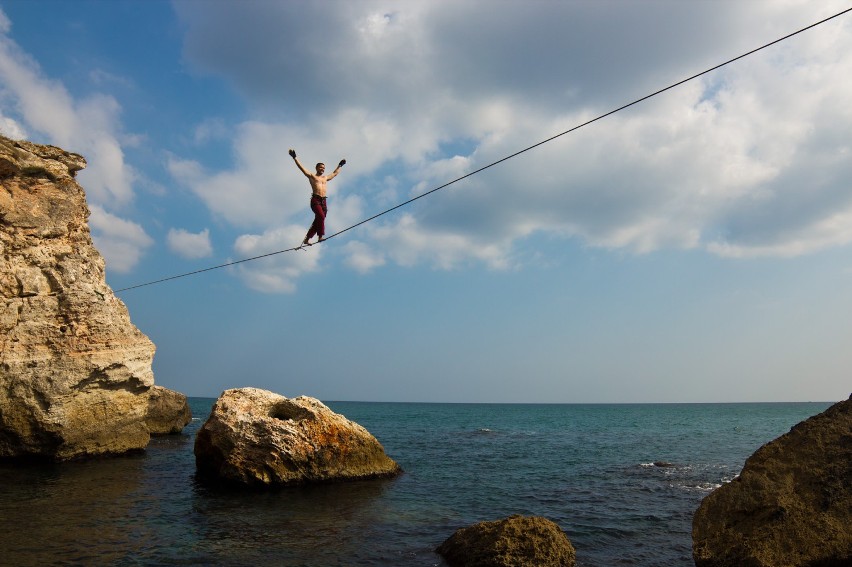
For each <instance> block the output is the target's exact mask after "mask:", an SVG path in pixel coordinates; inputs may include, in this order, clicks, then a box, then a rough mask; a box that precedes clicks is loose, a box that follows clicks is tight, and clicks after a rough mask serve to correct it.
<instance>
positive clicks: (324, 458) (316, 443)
mask: <svg viewBox="0 0 852 567" xmlns="http://www.w3.org/2000/svg"><path fill="white" fill-rule="evenodd" d="M195 462H196V468H197V470H198V473H199V476H201V477H202V478H204V477H207V478H213V479H217V480H220V481H225V482H228V483H235V484H242V485H249V486H275V485H290V484H302V483H313V482H329V481H341V480H356V479H367V478H377V477H390V476H395V475H397V474H399V473H400V472H402V469H401V468H400V467H399V465H398V464H397V463H396V462H394V461H393V460H392V459H391V458H390V457H388V456H387V455H386V454H385V450H384V448H383V447H382V446H381V444H379V442H378V441H377V440H376V438H375V437H373V436H372V435H371V434H370V433H369V432H368V431H367V430H366V429H364V428H363V427H361V426H360V425H358V424H357V423H355V422H352V421H349V420H348V419H346V418H345V417H343V416H342V415H339V414H337V413H334V412H333V411H331V410H330V409H329V408H328V407H326V406H325V405H324V404H323V403H322V402H320V401H319V400H316V399H314V398H310V397H307V396H300V397H298V398H286V397H284V396H281V395H278V394H275V393H273V392H269V391H266V390H261V389H258V388H237V389H233V390H226V391H225V392H223V393H222V395H221V396H220V397H219V399H218V400H217V401H216V404H215V405H214V406H213V409H212V411H211V413H210V417H209V418H208V419H207V421H206V422H205V423H204V425H203V426H202V427H201V429H200V430H199V431H198V434H197V436H196V439H195Z"/></svg>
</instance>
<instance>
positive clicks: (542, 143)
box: [115, 8, 852, 293]
mask: <svg viewBox="0 0 852 567" xmlns="http://www.w3.org/2000/svg"><path fill="white" fill-rule="evenodd" d="M851 11H852V8H847V9H845V10H843V11H841V12H838V13H836V14H834V15H833V16H829V17H827V18H825V19H823V20H820V21H818V22H816V23H813V24H811V25H809V26H806V27H804V28H802V29H800V30H797V31H794V32H792V33H789V34H787V35H785V36H784V37H780V38H778V39H776V40H774V41H770V42H769V43H767V44H764V45H761V46H760V47H757V48H755V49H752V50H751V51H748V52H746V53H743V54H742V55H738V56H736V57H734V58H733V59H728V60H727V61H725V62H724V63H719V64H718V65H715V66H713V67H710V68H709V69H706V70H704V71H701V72H700V73H696V74H694V75H692V76H691V77H687V78H686V79H682V80H680V81H678V82H676V83H673V84H671V85H669V86H667V87H665V88H662V89H660V90H658V91H655V92H653V93H651V94H649V95H645V96H643V97H642V98H637V99H636V100H634V101H633V102H630V103H627V104H625V105H623V106H619V107H618V108H616V109H614V110H610V111H609V112H606V113H604V114H601V115H600V116H597V117H595V118H592V119H591V120H587V121H586V122H583V123H582V124H578V125H577V126H574V127H573V128H570V129H568V130H565V131H564V132H560V133H559V134H556V135H554V136H551V137H549V138H547V139H546V140H542V141H540V142H538V143H535V144H533V145H531V146H528V147H526V148H524V149H522V150H518V151H517V152H515V153H513V154H511V155H508V156H506V157H504V158H501V159H498V160H497V161H495V162H492V163H489V164H488V165H485V166H482V167H480V168H479V169H476V170H474V171H471V172H470V173H466V174H465V175H462V176H461V177H458V178H456V179H453V180H452V181H449V182H447V183H444V184H443V185H441V186H439V187H435V188H434V189H430V190H429V191H427V192H425V193H422V194H420V195H418V196H416V197H413V198H411V199H409V200H407V201H405V202H403V203H400V204H398V205H395V206H393V207H391V208H389V209H387V210H384V211H382V212H380V213H378V214H375V215H373V216H371V217H370V218H367V219H364V220H362V221H360V222H358V223H355V224H353V225H352V226H350V227H347V228H344V229H343V230H341V231H338V232H335V233H334V234H332V235H330V236H328V237H327V238H325V239H324V240H323V242H325V241H326V240H330V239H332V238H334V237H335V236H339V235H341V234H343V233H344V232H348V231H350V230H352V229H353V228H357V227H359V226H361V225H362V224H366V223H368V222H370V221H373V220H375V219H377V218H379V217H381V216H383V215H386V214H388V213H390V212H392V211H395V210H397V209H399V208H401V207H404V206H406V205H409V204H411V203H413V202H414V201H416V200H418V199H422V198H423V197H426V196H427V195H431V194H432V193H435V192H436V191H440V190H441V189H445V188H447V187H449V186H450V185H453V184H454V183H458V182H459V181H462V180H464V179H467V178H468V177H471V176H473V175H476V174H477V173H480V172H482V171H485V170H486V169H489V168H491V167H494V166H495V165H499V164H501V163H503V162H504V161H508V160H510V159H512V158H515V157H517V156H519V155H521V154H523V153H526V152H528V151H530V150H533V149H535V148H537V147H539V146H542V145H544V144H547V143H548V142H552V141H553V140H555V139H557V138H560V137H562V136H565V135H566V134H570V133H571V132H574V131H575V130H579V129H580V128H583V127H584V126H588V125H589V124H592V123H594V122H597V121H598V120H602V119H604V118H606V117H608V116H611V115H613V114H615V113H616V112H621V111H622V110H625V109H627V108H630V107H631V106H634V105H637V104H639V103H640V102H644V101H646V100H648V99H649V98H652V97H655V96H657V95H659V94H662V93H664V92H666V91H669V90H671V89H673V88H675V87H679V86H680V85H682V84H684V83H687V82H689V81H692V80H694V79H697V78H698V77H701V76H702V75H706V74H707V73H711V72H713V71H716V70H717V69H720V68H722V67H724V66H725V65H730V64H731V63H733V62H735V61H739V60H740V59H742V58H744V57H748V56H749V55H753V54H755V53H757V52H758V51H761V50H763V49H766V48H767V47H771V46H773V45H775V44H776V43H780V42H782V41H785V40H787V39H790V38H791V37H793V36H795V35H798V34H800V33H802V32H805V31H808V30H809V29H812V28H815V27H817V26H819V25H821V24H824V23H826V22H828V21H830V20H833V19H834V18H837V17H839V16H842V15H844V14H846V13H848V12H851ZM314 246H316V244H314ZM302 249H303V247H302V246H294V247H293V248H287V249H286V250H277V251H275V252H269V253H267V254H261V255H260V256H253V257H251V258H243V259H242V260H235V261H233V262H226V263H224V264H220V265H218V266H211V267H209V268H204V269H201V270H195V271H192V272H186V273H184V274H177V275H174V276H169V277H167V278H162V279H159V280H154V281H150V282H146V283H142V284H137V285H133V286H129V287H124V288H121V289H117V290H115V293H121V292H122V291H128V290H131V289H136V288H140V287H145V286H149V285H154V284H159V283H163V282H167V281H170V280H176V279H178V278H185V277H188V276H194V275H196V274H202V273H204V272H209V271H212V270H218V269H220V268H227V267H228V266H235V265H237V264H242V263H244V262H251V261H253V260H260V259H261V258H268V257H270V256H275V255H277V254H283V253H285V252H293V251H295V250H302Z"/></svg>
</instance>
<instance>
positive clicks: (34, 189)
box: [0, 137, 154, 460]
mask: <svg viewBox="0 0 852 567" xmlns="http://www.w3.org/2000/svg"><path fill="white" fill-rule="evenodd" d="M85 166H86V161H85V159H84V158H83V157H82V156H79V155H77V154H73V153H69V152H66V151H64V150H62V149H60V148H56V147H53V146H42V145H37V144H32V143H29V142H25V141H12V140H9V139H7V138H3V137H0V458H4V459H8V458H25V457H36V458H50V459H56V460H65V459H71V458H76V457H82V456H87V455H99V454H108V453H122V452H125V451H128V450H133V449H142V448H144V447H145V446H146V445H147V443H148V441H149V438H150V437H149V432H148V427H147V425H146V423H145V419H146V415H147V413H148V391H149V389H150V387H151V386H152V385H153V382H154V378H153V374H152V372H151V361H152V359H153V356H154V345H153V343H152V342H151V341H150V340H148V337H146V336H145V335H144V334H142V333H141V332H140V331H139V329H137V328H136V327H135V326H134V325H133V324H132V323H131V322H130V316H129V314H128V312H127V308H126V307H125V305H124V304H123V303H122V302H121V301H120V300H119V299H118V298H117V297H116V296H115V295H114V294H113V292H112V290H111V289H110V288H109V286H108V285H107V284H106V281H105V278H104V261H103V258H102V257H101V255H100V254H99V253H98V251H97V250H96V249H95V248H94V246H93V244H92V239H91V236H90V234H89V227H88V222H87V219H88V215H89V210H88V207H87V205H86V200H85V194H84V191H83V188H82V187H81V186H80V185H79V184H78V183H77V182H76V181H75V180H74V176H75V174H76V172H77V171H79V170H81V169H83V168H84V167H85Z"/></svg>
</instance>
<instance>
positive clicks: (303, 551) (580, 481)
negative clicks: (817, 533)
mask: <svg viewBox="0 0 852 567" xmlns="http://www.w3.org/2000/svg"><path fill="white" fill-rule="evenodd" d="M213 401H214V400H212V399H205V398H192V399H190V402H191V406H192V410H193V415H194V419H193V421H192V423H191V424H190V425H189V426H188V427H187V428H186V429H185V430H184V434H183V435H178V436H170V437H166V438H157V439H154V440H152V442H151V444H150V446H149V448H148V449H147V451H145V453H144V454H140V455H135V456H129V457H121V458H113V459H104V460H97V461H90V462H83V463H66V464H61V465H40V466H12V465H8V464H6V465H0V550H1V551H2V553H0V564H4V565H21V566H24V565H60V564H69V565H70V564H75V565H246V566H248V565H280V566H306V567H324V566H360V565H363V566H379V565H381V566H406V565H412V566H421V565H422V566H427V565H429V566H435V565H443V563H442V561H441V559H440V557H439V556H437V555H435V554H434V552H433V549H434V548H435V547H436V546H438V545H439V544H440V543H441V542H442V541H443V540H444V539H446V538H447V537H449V536H450V535H452V533H453V532H454V531H455V530H456V529H458V528H459V527H462V526H467V525H470V524H472V523H475V522H478V521H482V520H494V519H498V518H502V517H505V516H508V515H510V514H515V513H520V514H527V515H541V516H545V517H547V518H550V519H551V520H553V521H555V522H556V523H558V524H559V525H560V527H561V528H562V529H563V530H564V531H565V532H566V533H567V534H568V537H569V538H570V539H571V541H572V543H573V544H574V546H575V548H576V549H577V563H578V565H581V566H614V565H643V566H661V565H663V566H670V565H671V566H687V565H692V564H693V562H692V552H691V522H692V514H693V512H694V511H695V508H696V507H697V506H698V504H699V503H700V501H701V499H702V498H703V497H704V496H706V495H707V494H708V493H709V492H710V491H712V490H713V489H714V488H716V487H718V486H720V485H721V484H723V483H725V482H728V481H730V480H731V479H732V478H733V477H734V476H735V475H736V474H738V473H739V471H740V469H741V467H742V465H743V462H744V461H745V459H746V458H747V457H748V456H749V455H751V454H752V453H753V452H754V451H755V450H756V449H758V448H759V447H760V446H761V445H762V444H764V443H766V442H768V441H770V440H771V439H774V438H775V437H777V436H779V435H781V434H783V433H785V432H787V431H788V430H789V429H790V427H792V426H793V425H795V424H796V423H798V422H799V421H801V420H803V419H805V418H807V417H810V416H812V415H815V414H817V413H819V412H821V411H823V410H824V409H825V408H827V407H828V406H829V405H830V404H828V403H790V404H660V405H655V404H642V405H521V404H517V405H515V404H512V405H500V404H494V405H491V404H404V403H357V402H329V403H328V405H329V407H331V408H332V409H333V410H334V411H336V412H338V413H342V414H343V415H345V416H346V417H348V418H349V419H352V420H354V421H356V422H358V423H360V424H361V425H363V426H364V427H366V428H367V429H368V430H369V431H370V432H371V433H373V435H375V436H376V437H377V438H378V439H379V441H380V442H381V443H382V444H383V445H384V447H385V450H386V452H387V453H388V454H389V455H390V456H391V457H392V458H393V459H394V460H396V461H397V462H398V463H399V464H400V465H401V466H402V467H403V468H404V469H405V471H406V472H405V474H403V475H402V476H400V477H398V478H396V479H392V480H378V481H370V482H356V483H348V484H339V485H324V486H317V487H304V488H295V489H286V490H278V491H269V492H259V493H258V492H222V491H216V490H211V489H209V488H207V487H205V486H204V485H201V484H199V483H197V482H196V480H195V477H194V474H195V458H194V455H193V453H192V448H193V442H194V436H195V432H196V431H197V430H198V428H199V427H200V426H201V423H202V422H203V420H204V419H206V418H207V415H208V414H209V411H210V407H211V406H212V403H213ZM660 461H665V462H668V463H671V464H672V465H673V466H665V467H661V466H654V465H653V463H654V462H660Z"/></svg>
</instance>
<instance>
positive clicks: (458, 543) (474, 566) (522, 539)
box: [435, 515, 576, 567]
mask: <svg viewBox="0 0 852 567" xmlns="http://www.w3.org/2000/svg"><path fill="white" fill-rule="evenodd" d="M435 551H436V552H437V553H439V554H440V555H441V556H442V557H443V558H444V559H445V560H446V562H447V563H448V564H449V565H450V567H573V565H575V563H576V559H575V553H574V546H573V545H571V542H570V541H569V539H568V536H567V535H565V532H563V531H562V530H561V529H560V528H559V526H557V525H556V524H555V523H554V522H552V521H550V520H548V519H546V518H542V517H540V516H520V515H514V516H509V517H508V518H505V519H503V520H497V521H494V522H480V523H478V524H474V525H473V526H470V527H468V528H461V529H460V530H458V531H456V533H454V534H453V535H452V536H451V537H450V538H449V539H447V540H446V541H445V542H444V543H442V544H441V545H440V546H439V547H438V549H436V550H435Z"/></svg>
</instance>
